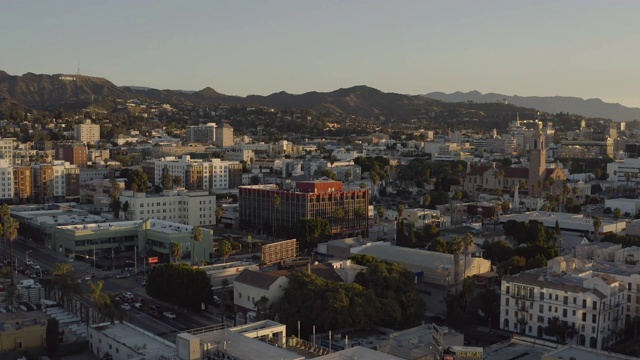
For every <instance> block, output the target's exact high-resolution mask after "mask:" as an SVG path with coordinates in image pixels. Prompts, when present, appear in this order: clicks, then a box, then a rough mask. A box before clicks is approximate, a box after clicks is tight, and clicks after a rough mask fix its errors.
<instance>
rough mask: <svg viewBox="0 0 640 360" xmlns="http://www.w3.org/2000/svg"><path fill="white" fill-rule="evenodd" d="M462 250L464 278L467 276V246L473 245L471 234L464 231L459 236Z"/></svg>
mask: <svg viewBox="0 0 640 360" xmlns="http://www.w3.org/2000/svg"><path fill="white" fill-rule="evenodd" d="M461 245H462V250H463V252H464V274H463V275H464V278H465V279H466V278H467V256H468V255H469V254H468V253H469V248H471V246H472V245H473V236H472V235H471V234H470V233H466V234H465V235H464V236H463V237H462V238H461Z"/></svg>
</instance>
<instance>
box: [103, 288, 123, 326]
mask: <svg viewBox="0 0 640 360" xmlns="http://www.w3.org/2000/svg"><path fill="white" fill-rule="evenodd" d="M116 296H117V295H116V294H114V293H110V294H108V295H107V298H106V299H105V303H104V310H103V314H102V315H103V316H105V317H106V318H108V319H109V321H110V322H111V325H113V324H115V322H116V319H119V320H122V319H124V317H125V316H126V311H125V310H124V309H123V308H122V306H120V304H119V303H118V300H117V299H116Z"/></svg>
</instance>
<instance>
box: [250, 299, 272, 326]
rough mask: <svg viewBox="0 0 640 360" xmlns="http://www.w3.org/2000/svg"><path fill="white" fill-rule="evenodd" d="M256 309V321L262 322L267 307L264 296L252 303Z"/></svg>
mask: <svg viewBox="0 0 640 360" xmlns="http://www.w3.org/2000/svg"><path fill="white" fill-rule="evenodd" d="M253 305H254V306H255V307H256V320H257V321H260V320H264V319H266V317H267V306H268V305H269V299H268V298H267V297H266V296H262V297H260V299H258V300H256V302H254V303H253Z"/></svg>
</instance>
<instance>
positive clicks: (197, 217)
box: [119, 190, 216, 226]
mask: <svg viewBox="0 0 640 360" xmlns="http://www.w3.org/2000/svg"><path fill="white" fill-rule="evenodd" d="M120 203H121V204H123V205H124V204H127V205H124V206H125V209H126V211H121V212H120V214H119V216H120V219H121V220H143V219H158V220H167V221H170V222H175V223H179V224H186V225H191V226H211V225H215V224H216V196H215V194H213V193H211V192H209V191H188V190H165V191H163V192H162V193H160V194H155V193H154V194H150V193H144V192H133V191H131V190H125V191H123V192H122V194H121V195H120Z"/></svg>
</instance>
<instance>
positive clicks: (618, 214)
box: [613, 173, 628, 233]
mask: <svg viewBox="0 0 640 360" xmlns="http://www.w3.org/2000/svg"><path fill="white" fill-rule="evenodd" d="M625 174H628V173H625ZM621 217H622V210H620V209H619V208H615V209H613V218H614V219H615V220H616V233H617V232H618V220H620V218H621Z"/></svg>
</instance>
